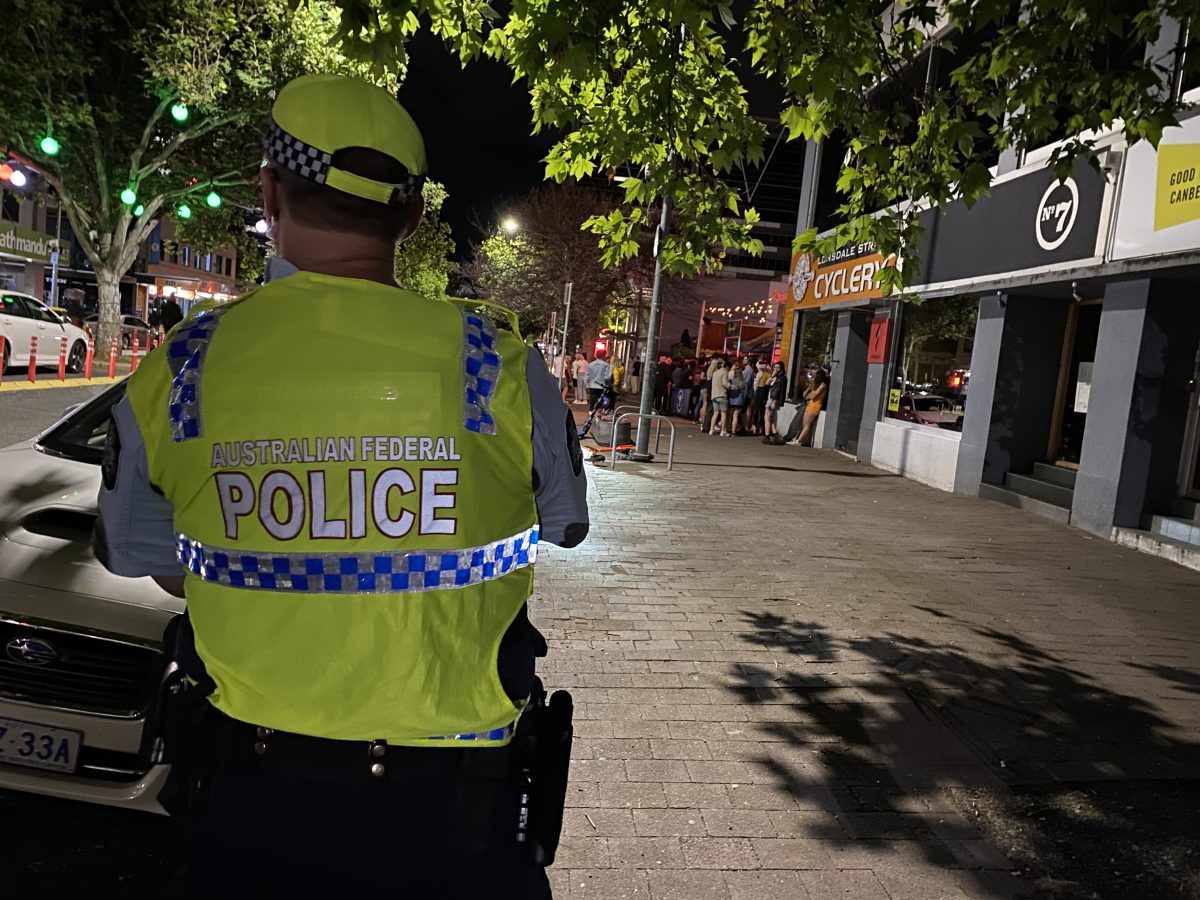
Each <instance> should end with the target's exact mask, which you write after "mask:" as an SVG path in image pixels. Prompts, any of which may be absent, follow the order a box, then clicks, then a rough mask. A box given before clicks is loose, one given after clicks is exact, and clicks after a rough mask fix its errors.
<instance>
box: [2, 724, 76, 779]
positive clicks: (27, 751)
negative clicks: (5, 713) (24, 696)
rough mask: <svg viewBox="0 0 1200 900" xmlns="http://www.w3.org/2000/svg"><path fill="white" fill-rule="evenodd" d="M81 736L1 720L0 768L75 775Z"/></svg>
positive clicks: (56, 729) (74, 732)
mask: <svg viewBox="0 0 1200 900" xmlns="http://www.w3.org/2000/svg"><path fill="white" fill-rule="evenodd" d="M81 743H83V734H82V733H81V732H78V731H64V730H63V729H61V728H48V727H46V726H45V725H37V724H35V723H33V722H20V721H17V720H16V719H0V764H7V765H10V766H28V767H29V768H31V769H47V770H49V771H51V772H74V771H75V766H76V765H77V764H78V761H79V745H80V744H81Z"/></svg>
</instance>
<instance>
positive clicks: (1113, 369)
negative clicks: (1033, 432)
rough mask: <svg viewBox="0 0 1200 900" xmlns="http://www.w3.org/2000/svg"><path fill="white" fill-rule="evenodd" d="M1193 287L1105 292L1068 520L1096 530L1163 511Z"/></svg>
mask: <svg viewBox="0 0 1200 900" xmlns="http://www.w3.org/2000/svg"><path fill="white" fill-rule="evenodd" d="M1194 291H1195V287H1194V285H1189V284H1185V283H1182V282H1174V283H1172V282H1162V281H1157V282H1152V281H1150V280H1140V281H1127V282H1114V283H1112V284H1109V285H1107V286H1106V288H1105V291H1104V307H1103V310H1102V312H1101V314H1100V334H1099V337H1098V339H1097V341H1096V360H1095V366H1094V369H1093V372H1092V390H1091V396H1090V398H1089V401H1088V411H1087V423H1086V425H1085V428H1084V434H1083V454H1082V456H1081V457H1080V465H1079V476H1078V478H1077V480H1076V482H1075V496H1074V499H1073V503H1072V507H1071V522H1072V524H1075V525H1078V526H1079V527H1080V528H1083V529H1085V530H1086V531H1090V532H1092V533H1093V534H1097V535H1100V536H1102V537H1109V536H1110V535H1111V533H1112V528H1113V526H1119V527H1124V528H1139V527H1142V525H1143V524H1144V523H1143V517H1144V516H1147V515H1150V514H1154V513H1167V512H1169V511H1170V506H1171V503H1172V500H1173V498H1174V497H1175V494H1176V479H1177V477H1178V472H1179V454H1180V450H1181V447H1182V443H1183V436H1184V430H1185V427H1186V423H1187V407H1188V399H1189V396H1190V392H1189V390H1188V381H1189V379H1190V378H1191V376H1192V370H1193V365H1194V362H1195V354H1196V350H1197V343H1198V342H1200V322H1198V321H1197V318H1196V316H1195V314H1194V313H1192V312H1190V310H1189V305H1190V304H1188V303H1186V302H1180V300H1181V297H1180V294H1181V293H1183V294H1185V295H1187V296H1189V297H1190V296H1191V295H1192V294H1193V293H1194Z"/></svg>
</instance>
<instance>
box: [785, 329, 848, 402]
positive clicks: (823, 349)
mask: <svg viewBox="0 0 1200 900" xmlns="http://www.w3.org/2000/svg"><path fill="white" fill-rule="evenodd" d="M836 316H837V314H836V313H833V312H820V311H818V310H806V311H805V312H804V314H803V319H802V323H803V329H804V331H803V334H801V335H800V339H799V340H798V341H796V342H795V343H794V344H793V353H792V354H791V360H792V361H791V364H790V367H789V368H790V371H789V372H788V389H789V390H788V394H789V396H790V397H791V398H792V399H798V398H799V397H800V396H801V395H802V394H803V393H804V389H805V388H806V387H807V386H808V375H809V373H810V372H813V371H815V370H816V369H818V368H825V369H828V368H829V365H830V359H831V357H832V355H833V324H834V319H835V318H836Z"/></svg>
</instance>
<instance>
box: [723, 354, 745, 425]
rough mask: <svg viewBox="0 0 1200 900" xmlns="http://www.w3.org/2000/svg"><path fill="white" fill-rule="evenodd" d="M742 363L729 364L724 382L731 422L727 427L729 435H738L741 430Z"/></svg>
mask: <svg viewBox="0 0 1200 900" xmlns="http://www.w3.org/2000/svg"><path fill="white" fill-rule="evenodd" d="M742 371H743V368H742V361H741V360H740V359H739V360H735V361H734V362H732V363H730V365H729V369H728V373H727V375H726V380H725V390H726V396H727V397H728V400H729V416H730V417H732V419H733V422H732V424H730V425H729V426H728V428H729V433H730V434H739V433H740V432H741V429H742V424H743V422H742V410H743V409H744V408H745V406H746V380H745V378H744V376H743V375H742Z"/></svg>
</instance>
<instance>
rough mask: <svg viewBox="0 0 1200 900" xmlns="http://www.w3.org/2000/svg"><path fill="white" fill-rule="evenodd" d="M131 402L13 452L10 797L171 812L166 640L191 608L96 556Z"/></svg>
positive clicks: (4, 696)
mask: <svg viewBox="0 0 1200 900" xmlns="http://www.w3.org/2000/svg"><path fill="white" fill-rule="evenodd" d="M123 394H124V384H123V383H122V384H118V385H114V386H113V387H112V388H110V389H109V390H107V391H105V392H104V393H102V394H100V395H99V396H97V397H95V398H94V399H92V400H91V401H90V402H88V403H86V404H84V405H82V406H80V407H78V408H76V409H74V410H73V411H70V412H69V413H68V414H67V415H66V416H64V417H63V418H62V419H61V420H59V421H58V422H56V423H55V424H54V425H52V426H51V427H50V428H49V429H47V430H46V431H45V432H43V433H42V434H41V435H39V436H38V437H36V438H34V439H33V440H31V441H26V442H24V443H21V444H17V445H15V446H12V447H8V448H6V449H4V450H0V789H4V788H10V789H13V790H20V791H30V792H33V793H37V794H46V795H51V796H55V797H63V798H68V799H73V800H83V801H87V802H92V803H102V804H107V805H111V806H120V807H126V808H131V809H141V810H146V811H152V812H162V809H161V808H160V807H159V805H158V802H157V799H156V798H157V796H158V792H159V790H160V789H161V787H162V785H163V782H164V780H165V778H166V775H167V766H165V765H161V764H155V763H153V762H152V759H153V750H154V743H155V739H156V737H157V736H158V733H159V732H158V730H157V724H156V720H157V717H158V710H159V700H160V695H161V692H162V684H163V678H164V674H165V671H166V666H167V659H166V657H165V656H164V654H163V650H162V645H163V634H164V630H165V629H166V627H167V625H168V624H169V623H170V622H171V620H172V619H174V618H175V617H176V616H177V615H179V614H180V613H181V612H182V611H183V608H184V604H183V601H182V600H180V599H179V598H176V597H172V596H170V595H168V594H167V593H165V592H164V591H162V590H161V589H160V588H159V587H158V586H157V585H156V584H155V583H154V582H153V581H152V580H151V579H149V578H138V579H129V578H119V577H117V576H115V575H112V574H110V573H109V572H108V571H107V570H105V569H104V568H103V567H102V566H101V565H100V563H99V562H97V560H96V558H95V556H94V555H93V554H92V549H91V538H92V526H93V524H94V522H95V519H96V492H97V490H98V488H99V487H100V459H101V453H102V451H103V447H104V443H105V438H106V434H107V428H108V420H109V410H110V409H111V408H112V407H113V405H114V404H115V403H116V402H117V401H118V400H119V399H120V398H121V396H123Z"/></svg>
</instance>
